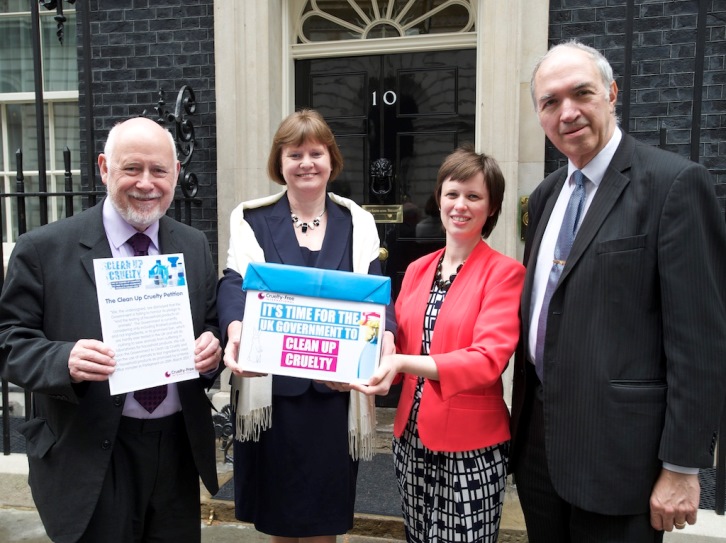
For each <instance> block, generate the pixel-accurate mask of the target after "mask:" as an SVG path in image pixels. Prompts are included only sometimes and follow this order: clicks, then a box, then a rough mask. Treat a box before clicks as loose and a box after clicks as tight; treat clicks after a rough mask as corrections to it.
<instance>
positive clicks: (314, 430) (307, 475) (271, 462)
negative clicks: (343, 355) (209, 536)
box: [234, 386, 358, 537]
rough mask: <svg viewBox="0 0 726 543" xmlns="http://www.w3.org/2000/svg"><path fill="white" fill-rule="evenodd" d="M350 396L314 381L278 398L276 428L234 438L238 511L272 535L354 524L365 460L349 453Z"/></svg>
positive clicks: (326, 531)
mask: <svg viewBox="0 0 726 543" xmlns="http://www.w3.org/2000/svg"><path fill="white" fill-rule="evenodd" d="M349 398H350V394H348V393H334V394H329V393H328V394H326V393H321V392H318V391H316V390H315V388H314V387H313V386H310V387H309V388H308V390H307V391H306V392H305V393H304V394H302V395H300V396H277V395H273V397H272V426H271V428H270V429H268V430H266V431H264V432H262V435H261V436H260V440H259V441H256V442H254V441H250V442H244V443H241V442H239V441H237V440H235V442H234V487H235V488H234V493H235V513H236V517H237V519H238V520H241V521H244V522H251V523H253V524H254V525H255V528H256V529H257V530H258V531H260V532H262V533H265V534H269V535H275V536H280V537H313V536H322V535H337V534H343V533H345V532H347V531H348V530H350V529H351V528H352V527H353V511H354V505H355V487H356V477H357V474H358V462H357V461H353V459H352V458H351V457H350V455H349V454H348V402H349Z"/></svg>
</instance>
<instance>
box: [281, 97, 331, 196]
mask: <svg viewBox="0 0 726 543" xmlns="http://www.w3.org/2000/svg"><path fill="white" fill-rule="evenodd" d="M306 141H315V142H317V143H320V144H322V145H325V147H327V149H328V153H330V167H331V171H330V179H328V182H331V181H333V180H335V178H336V177H338V174H339V173H340V172H341V171H342V169H343V155H342V154H341V153H340V149H338V144H337V143H336V142H335V136H334V135H333V131H332V130H330V127H329V126H328V123H326V122H325V119H323V116H322V115H320V113H318V112H317V111H315V110H313V109H301V110H299V111H296V112H295V113H291V114H290V115H288V116H287V117H285V118H284V119H283V120H282V122H281V123H280V126H279V127H278V129H277V132H275V137H274V138H272V148H271V149H270V156H269V157H268V158H267V175H269V176H270V179H272V180H273V181H274V182H275V183H277V184H279V185H286V184H287V182H286V181H285V178H284V177H283V176H282V148H283V147H285V146H286V145H302V144H303V143H304V142H306Z"/></svg>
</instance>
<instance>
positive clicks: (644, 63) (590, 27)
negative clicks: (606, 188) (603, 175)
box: [545, 0, 726, 208]
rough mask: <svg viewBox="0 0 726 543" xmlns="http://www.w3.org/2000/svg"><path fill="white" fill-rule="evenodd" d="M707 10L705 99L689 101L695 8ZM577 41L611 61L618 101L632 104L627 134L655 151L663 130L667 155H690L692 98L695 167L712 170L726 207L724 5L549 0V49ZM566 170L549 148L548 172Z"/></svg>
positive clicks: (716, 0) (718, 0)
mask: <svg viewBox="0 0 726 543" xmlns="http://www.w3.org/2000/svg"><path fill="white" fill-rule="evenodd" d="M628 4H630V5H631V6H632V8H633V12H634V18H633V20H632V23H633V34H632V40H633V48H632V62H631V73H632V79H631V82H630V92H629V95H628V96H624V93H623V89H624V88H625V83H626V82H625V81H624V80H623V75H624V74H625V70H624V62H625V50H626V40H627V39H628V36H627V34H626V29H627V25H626V20H627V13H628V11H627V10H628ZM700 4H704V5H705V6H706V9H707V17H706V26H705V48H704V53H705V54H704V72H703V92H702V93H701V96H695V97H694V74H695V71H696V43H697V27H698V15H699V5H700ZM572 38H576V39H578V40H580V41H582V42H584V43H586V44H588V45H591V46H593V47H596V48H597V49H599V50H600V51H601V52H602V53H603V54H604V55H605V56H606V57H607V58H608V60H609V61H610V63H611V64H612V66H613V69H614V71H615V75H616V81H617V83H618V87H619V89H620V97H619V105H620V107H619V111H620V110H622V107H621V106H622V101H623V100H629V102H630V119H629V122H628V126H625V127H624V128H626V130H627V131H628V132H629V133H630V134H632V135H633V136H635V137H636V138H638V139H640V140H642V141H645V142H647V143H650V144H653V145H658V144H659V142H660V130H661V129H665V130H666V144H665V148H666V149H668V150H670V151H673V152H676V153H679V154H681V155H683V156H686V157H690V155H691V141H692V134H691V131H692V130H691V127H692V119H693V111H694V99H695V100H699V99H700V100H701V115H700V128H698V124H696V126H697V130H698V134H697V137H698V139H699V142H700V143H699V145H698V161H699V162H701V164H703V165H704V166H706V167H707V168H709V169H710V170H711V172H712V173H713V176H714V179H715V181H716V192H717V195H718V197H719V200H720V202H721V206H722V208H726V91H724V85H725V84H726V66H725V65H724V64H725V63H724V58H726V0H712V1H708V2H699V1H698V0H665V1H657V0H551V1H550V24H549V39H550V43H551V44H555V43H559V42H561V41H563V40H568V39H572ZM562 164H565V161H564V159H563V158H562V155H560V154H559V153H558V151H557V150H556V149H555V148H554V147H553V146H552V145H551V144H549V143H548V145H547V151H546V167H545V169H546V172H547V173H550V172H552V171H554V170H555V169H557V168H558V167H559V166H560V165H562Z"/></svg>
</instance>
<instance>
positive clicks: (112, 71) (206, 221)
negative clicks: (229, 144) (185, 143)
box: [78, 0, 217, 262]
mask: <svg viewBox="0 0 726 543" xmlns="http://www.w3.org/2000/svg"><path fill="white" fill-rule="evenodd" d="M89 2H90V4H89V8H90V12H91V13H90V17H89V21H90V28H91V31H90V38H91V49H92V53H91V54H92V56H91V66H92V89H93V90H92V94H93V113H92V116H93V126H94V131H95V143H94V146H93V148H92V152H93V154H94V156H97V155H98V153H100V152H102V151H103V145H104V143H105V141H106V136H107V134H108V131H109V130H110V129H111V127H113V125H114V124H116V123H117V122H119V121H122V120H124V119H126V118H128V117H133V116H138V115H141V114H142V113H143V112H144V111H146V116H148V117H150V118H153V119H156V118H157V113H156V110H155V109H154V108H155V107H156V106H157V105H158V101H159V91H160V90H163V91H164V101H165V102H166V104H165V108H166V109H168V110H170V111H173V109H174V105H175V102H176V97H177V94H178V92H179V91H180V90H181V88H182V87H183V86H184V85H189V86H190V87H191V88H192V89H193V90H194V94H195V97H196V102H197V109H196V114H195V115H192V116H189V117H187V118H188V119H189V120H190V121H191V122H192V124H193V125H194V134H195V137H196V146H195V150H194V154H193V155H192V161H191V163H190V165H189V171H191V172H193V173H195V174H196V176H197V179H198V181H199V192H198V193H197V199H198V201H199V202H198V203H195V204H193V205H192V206H191V224H192V226H194V227H196V228H198V229H199V230H202V231H204V232H205V233H206V234H207V237H208V239H209V242H210V244H211V246H212V252H213V256H214V261H215V262H216V260H217V191H216V186H217V173H216V169H217V144H216V107H215V79H214V27H213V24H214V15H213V0H89ZM81 23H82V22H81V17H79V21H78V24H79V28H78V35H79V39H78V46H79V70H80V72H81V81H83V79H82V78H83V65H82V62H81V59H82V52H81V49H80V48H81V47H82V40H81V36H82V32H83V30H82V26H81ZM80 91H81V96H80V98H79V102H80V112H81V121H80V126H81V132H82V134H81V141H82V142H84V145H83V149H82V160H83V164H84V165H85V164H86V161H87V158H86V157H87V155H86V153H87V152H88V147H87V142H86V139H87V138H86V136H85V115H86V111H85V107H84V99H85V97H84V89H83V84H82V83H81V89H80ZM167 126H168V127H169V128H171V125H167ZM86 169H87V168H85V166H84V168H83V172H82V175H83V179H84V183H85V184H86V185H87V184H88V177H87V171H86ZM95 177H96V183H97V185H98V186H101V180H100V176H99V175H98V169H97V168H96V172H95ZM177 196H179V197H181V191H180V189H179V188H177ZM170 214H173V213H172V212H171V211H170ZM182 220H186V213H184V212H183V215H182Z"/></svg>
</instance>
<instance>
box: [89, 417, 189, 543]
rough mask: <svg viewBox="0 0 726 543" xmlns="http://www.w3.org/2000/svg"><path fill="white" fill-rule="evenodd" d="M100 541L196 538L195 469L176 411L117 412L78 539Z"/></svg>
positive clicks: (168, 542)
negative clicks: (149, 414)
mask: <svg viewBox="0 0 726 543" xmlns="http://www.w3.org/2000/svg"><path fill="white" fill-rule="evenodd" d="M79 476H80V477H82V476H83V474H79ZM100 541H103V542H104V543H152V542H153V543H199V542H200V541H201V518H200V501H199V474H198V473H197V469H196V466H195V465H194V459H193V458H192V453H191V448H190V445H189V438H188V437H187V433H186V429H185V427H184V418H183V416H182V414H181V413H177V414H175V415H171V416H169V417H164V418H161V419H149V420H140V419H132V418H128V417H122V419H121V425H120V427H119V432H118V435H117V437H116V442H115V444H114V449H113V454H112V456H111V464H110V466H109V469H108V472H107V473H106V478H105V479H104V481H103V486H102V488H101V494H100V496H99V498H98V504H97V506H96V510H95V511H94V513H93V516H92V517H91V521H90V523H89V525H88V528H87V529H86V531H85V533H84V535H83V537H82V538H81V539H80V542H81V543H98V542H100Z"/></svg>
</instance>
